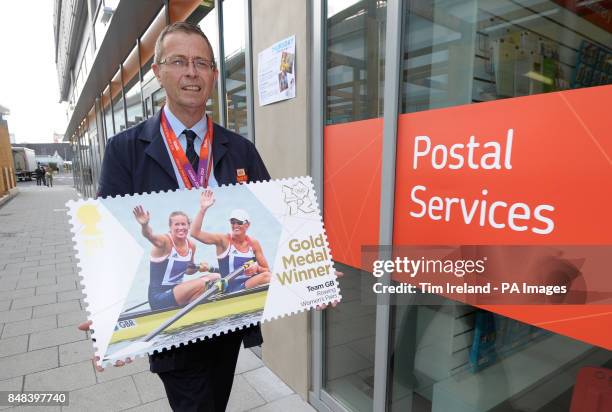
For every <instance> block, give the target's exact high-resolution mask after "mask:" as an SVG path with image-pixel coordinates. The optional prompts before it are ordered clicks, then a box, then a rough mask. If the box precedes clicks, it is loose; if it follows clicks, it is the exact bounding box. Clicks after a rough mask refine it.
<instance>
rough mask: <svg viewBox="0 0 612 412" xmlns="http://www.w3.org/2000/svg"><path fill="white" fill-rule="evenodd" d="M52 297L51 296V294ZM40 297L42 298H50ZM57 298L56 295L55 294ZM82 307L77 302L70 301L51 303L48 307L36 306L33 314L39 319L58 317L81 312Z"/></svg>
mask: <svg viewBox="0 0 612 412" xmlns="http://www.w3.org/2000/svg"><path fill="white" fill-rule="evenodd" d="M49 295H51V294H49ZM49 295H40V296H49ZM53 295H54V296H55V294H53ZM80 310H81V305H80V304H79V302H78V301H76V300H70V301H68V302H59V303H51V304H48V305H41V306H35V307H34V310H33V312H32V317H34V318H38V317H41V316H47V315H56V314H59V313H65V312H75V311H80Z"/></svg>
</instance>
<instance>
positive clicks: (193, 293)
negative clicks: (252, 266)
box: [133, 206, 219, 310]
mask: <svg viewBox="0 0 612 412" xmlns="http://www.w3.org/2000/svg"><path fill="white" fill-rule="evenodd" d="M133 212H134V217H135V218H136V221H137V222H138V223H140V226H141V227H142V235H143V236H144V237H145V238H146V239H147V240H148V241H149V242H151V244H152V245H153V249H151V264H150V280H149V305H150V306H151V309H154V310H155V309H165V308H169V307H176V306H183V305H186V304H187V303H189V302H191V301H192V300H194V299H196V298H197V297H198V296H200V295H201V294H202V293H204V291H205V290H206V289H207V285H208V283H209V282H210V281H214V280H217V279H219V274H217V273H210V274H207V275H204V276H202V277H200V278H198V279H192V280H188V281H186V282H183V276H184V275H185V274H188V275H192V274H194V273H195V272H196V271H198V270H199V271H200V272H206V271H207V270H208V264H206V263H205V262H202V263H200V264H199V265H197V266H196V265H195V264H194V263H193V259H194V256H195V249H196V246H195V244H194V243H193V242H191V241H189V239H188V238H187V234H188V231H189V223H190V222H189V217H188V216H187V215H186V214H185V213H184V212H172V213H171V214H170V217H169V218H168V225H169V226H170V233H165V234H155V233H153V229H152V228H151V226H149V220H150V219H151V215H150V213H149V212H148V211H145V210H144V209H143V207H142V206H137V207H135V208H134V211H133Z"/></svg>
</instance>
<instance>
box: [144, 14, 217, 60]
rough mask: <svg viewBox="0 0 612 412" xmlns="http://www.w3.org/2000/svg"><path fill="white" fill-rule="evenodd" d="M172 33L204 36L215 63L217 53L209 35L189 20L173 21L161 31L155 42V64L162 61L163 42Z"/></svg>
mask: <svg viewBox="0 0 612 412" xmlns="http://www.w3.org/2000/svg"><path fill="white" fill-rule="evenodd" d="M170 33H185V34H196V35H198V36H200V37H202V38H203V39H204V41H206V44H207V45H208V48H209V49H210V55H211V56H212V61H213V63H214V62H215V53H214V51H213V48H212V45H211V44H210V41H209V40H208V37H206V35H205V34H204V32H203V31H202V29H200V26H198V25H196V24H193V23H189V22H187V21H178V22H176V23H172V24H170V25H168V26H166V27H164V29H163V30H162V31H161V33H159V36H158V37H157V41H156V42H155V58H154V59H153V62H154V63H155V64H159V63H160V62H161V58H162V52H163V50H162V43H163V41H164V38H165V37H166V36H167V35H168V34H170Z"/></svg>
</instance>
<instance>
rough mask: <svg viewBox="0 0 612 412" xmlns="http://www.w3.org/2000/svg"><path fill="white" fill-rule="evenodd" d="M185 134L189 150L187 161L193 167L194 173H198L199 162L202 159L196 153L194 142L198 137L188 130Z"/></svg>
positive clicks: (187, 151)
mask: <svg viewBox="0 0 612 412" xmlns="http://www.w3.org/2000/svg"><path fill="white" fill-rule="evenodd" d="M183 133H184V134H185V137H186V138H187V150H186V151H185V154H186V155H187V160H188V161H189V163H190V164H191V166H192V167H193V171H194V172H196V173H198V162H199V161H200V157H199V156H198V154H197V153H196V151H195V147H194V146H193V142H194V141H195V139H196V137H197V136H196V134H195V132H194V131H193V130H187V129H186V130H185V131H184V132H183Z"/></svg>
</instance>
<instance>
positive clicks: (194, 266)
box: [121, 265, 219, 315]
mask: <svg viewBox="0 0 612 412" xmlns="http://www.w3.org/2000/svg"><path fill="white" fill-rule="evenodd" d="M196 267H197V266H196V265H190V266H189V267H187V270H189V269H194V268H196ZM187 270H184V271H182V272H181V273H179V274H178V275H179V276H183V275H184V274H185V272H187ZM207 272H209V273H219V268H209V269H208V270H207ZM147 303H149V301H148V300H145V301H144V302H142V303H139V304H138V305H136V306H132V307H131V308H127V309H126V310H124V311H123V312H121V314H122V315H123V314H124V313H127V312H131V311H133V310H134V309H136V308H139V307H141V306H144V305H146V304H147Z"/></svg>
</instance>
